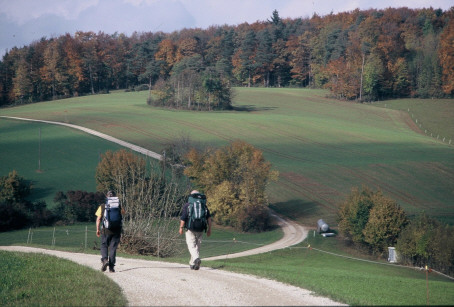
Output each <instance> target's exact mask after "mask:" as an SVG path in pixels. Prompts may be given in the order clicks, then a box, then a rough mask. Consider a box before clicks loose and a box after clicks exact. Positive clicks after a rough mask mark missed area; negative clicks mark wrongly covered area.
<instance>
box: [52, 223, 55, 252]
mask: <svg viewBox="0 0 454 307" xmlns="http://www.w3.org/2000/svg"><path fill="white" fill-rule="evenodd" d="M54 247H55V227H54V231H53V232H52V248H54Z"/></svg>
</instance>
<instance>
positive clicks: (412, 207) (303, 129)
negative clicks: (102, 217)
mask: <svg viewBox="0 0 454 307" xmlns="http://www.w3.org/2000/svg"><path fill="white" fill-rule="evenodd" d="M236 92H237V94H236V97H235V101H234V106H235V110H234V111H224V112H189V111H176V110H167V109H157V108H152V107H149V106H147V105H146V103H145V101H146V97H147V92H138V93H137V92H134V93H125V92H115V93H111V94H109V95H96V96H86V97H77V98H71V99H65V100H58V101H51V102H43V103H37V104H30V105H25V106H19V107H14V108H7V109H1V110H0V115H3V116H18V117H28V118H35V119H46V120H53V121H61V122H69V123H72V124H76V125H82V126H85V127H88V128H92V129H95V130H99V131H101V132H103V133H106V134H110V135H113V136H115V137H117V138H120V139H123V140H126V141H129V142H131V143H134V144H137V145H140V146H143V147H146V148H147V149H150V150H152V151H155V152H158V153H159V152H161V151H162V149H163V148H164V147H165V145H166V144H168V143H170V142H174V141H176V140H178V139H179V138H181V136H182V135H185V136H187V135H189V137H190V138H191V140H192V141H194V142H196V143H201V144H204V145H210V146H223V145H226V144H228V142H230V141H233V140H237V139H241V140H244V141H246V142H248V143H251V144H252V145H254V146H256V147H257V148H259V149H261V150H262V151H263V152H264V155H265V158H266V159H267V160H269V161H270V162H271V163H272V164H273V166H274V168H275V169H277V170H279V172H280V179H279V181H278V182H277V183H273V184H272V185H271V186H270V187H269V196H270V200H271V202H272V204H271V206H272V208H273V209H275V210H276V211H278V212H279V213H281V214H284V215H287V216H289V217H291V218H293V219H295V220H297V221H300V222H302V223H306V224H309V225H315V221H316V220H317V219H319V218H323V219H325V220H326V221H327V222H328V223H329V224H335V222H336V221H335V216H336V211H337V206H338V204H339V203H340V202H341V201H342V200H343V199H344V198H345V197H346V195H347V194H348V193H350V190H351V188H352V187H354V186H361V185H366V186H369V187H371V188H373V189H378V188H380V189H381V190H383V192H384V193H385V195H388V196H389V197H391V198H393V199H395V200H396V201H397V202H398V203H399V204H400V205H401V206H402V207H403V208H404V209H405V210H406V212H407V213H408V214H410V215H413V214H418V213H420V212H421V211H423V210H425V211H426V212H427V213H428V214H430V215H431V216H433V217H436V218H438V219H440V220H443V221H446V222H449V223H450V224H454V210H453V206H454V201H453V199H454V195H453V193H454V192H453V191H454V146H452V145H448V144H447V143H443V142H442V141H441V140H437V139H435V138H431V137H429V136H427V135H424V133H422V134H421V133H418V132H416V131H414V130H412V128H411V126H412V125H411V123H412V120H411V117H410V116H409V114H408V112H406V111H399V110H395V109H391V108H390V107H388V106H387V107H386V108H379V107H376V106H373V105H365V104H357V103H353V102H342V101H337V100H333V99H328V98H326V96H325V95H326V92H325V91H321V90H306V89H265V88H252V89H246V88H238V89H236ZM392 103H393V104H398V103H399V101H394V102H392ZM404 103H408V101H407V100H404ZM441 103H444V104H445V105H444V112H443V113H444V114H451V115H452V114H454V111H453V109H454V108H453V104H452V101H451V100H445V101H441ZM419 108H422V106H419ZM432 109H433V108H432ZM430 110H431V108H427V109H426V110H425V112H424V110H419V111H418V112H421V113H423V114H426V113H430V112H431V111H430ZM450 118H452V116H450V117H449V116H448V117H447V118H444V119H441V120H440V121H439V123H438V126H439V127H438V128H437V129H440V130H442V129H444V130H447V131H452V122H451V121H450V120H449V119H450ZM409 124H410V125H409ZM413 126H414V125H413ZM38 127H41V128H42V151H43V152H42V154H41V160H42V161H41V163H42V168H43V170H44V171H43V172H41V173H37V172H36V169H37V162H38ZM443 127H445V128H443ZM413 128H414V127H413ZM0 129H1V130H0V131H1V133H0V134H1V138H0V146H1V148H2V149H1V152H0V155H1V156H0V157H1V160H2V164H1V166H0V171H1V173H2V174H5V175H6V174H7V172H8V171H11V170H12V169H17V170H18V171H19V174H20V175H22V176H24V177H26V178H30V179H32V180H33V181H34V182H35V186H36V188H37V194H36V196H39V197H42V198H44V199H46V200H49V199H52V198H53V196H54V192H55V190H69V189H71V190H77V189H84V190H89V191H90V190H91V191H94V190H95V185H94V167H95V166H96V163H97V159H98V153H99V152H103V151H105V150H106V149H115V148H118V147H117V146H115V145H112V144H109V143H107V142H106V141H102V140H100V139H98V138H95V137H91V136H85V135H83V134H82V133H81V132H77V131H74V130H71V129H68V128H62V127H52V126H49V125H44V124H32V123H22V122H19V121H11V120H5V119H1V120H0ZM54 133H55V136H53V134H54ZM45 136H48V137H49V139H47V140H45ZM45 142H47V143H45ZM71 145H73V147H72V148H68V146H71ZM45 150H47V152H45ZM62 153H63V156H62ZM45 159H46V160H45ZM54 165H55V166H54ZM82 178H83V180H81V179H82ZM56 187H58V189H57V188H56Z"/></svg>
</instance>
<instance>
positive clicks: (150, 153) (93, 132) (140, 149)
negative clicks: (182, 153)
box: [0, 116, 162, 160]
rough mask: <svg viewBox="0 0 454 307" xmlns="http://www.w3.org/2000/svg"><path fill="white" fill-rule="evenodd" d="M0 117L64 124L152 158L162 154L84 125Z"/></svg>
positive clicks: (160, 157) (159, 158)
mask: <svg viewBox="0 0 454 307" xmlns="http://www.w3.org/2000/svg"><path fill="white" fill-rule="evenodd" d="M0 117H3V118H9V119H16V120H25V121H31V122H39V123H46V124H52V125H60V126H66V127H69V128H73V129H77V130H81V131H84V132H86V133H89V134H91V135H94V136H97V137H100V138H102V139H105V140H108V141H111V142H113V143H116V144H119V145H121V146H124V147H127V148H130V149H132V150H134V151H136V152H139V153H141V154H144V155H146V156H149V157H151V158H153V159H157V160H161V159H162V156H161V155H160V154H158V153H156V152H154V151H151V150H148V149H145V148H143V147H140V146H137V145H134V144H131V143H128V142H126V141H123V140H120V139H117V138H115V137H113V136H110V135H107V134H104V133H101V132H98V131H96V130H93V129H89V128H85V127H82V126H77V125H73V124H67V123H61V122H54V121H49V120H40V119H32V118H23V117H13V116H0Z"/></svg>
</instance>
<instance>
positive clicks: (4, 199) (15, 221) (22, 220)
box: [0, 171, 54, 231]
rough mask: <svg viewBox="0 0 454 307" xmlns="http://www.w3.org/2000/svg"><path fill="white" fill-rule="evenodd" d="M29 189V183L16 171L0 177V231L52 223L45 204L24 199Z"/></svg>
mask: <svg viewBox="0 0 454 307" xmlns="http://www.w3.org/2000/svg"><path fill="white" fill-rule="evenodd" d="M31 188H32V185H31V182H29V181H28V180H25V179H24V178H23V177H21V176H19V174H18V173H17V172H16V171H12V172H10V173H9V174H8V176H3V177H0V216H1V219H0V231H9V230H15V229H21V228H24V227H28V226H34V227H37V226H42V225H49V224H51V223H52V222H53V221H54V215H53V214H52V212H51V211H50V210H48V209H47V208H46V203H45V202H42V201H38V202H35V203H33V202H31V201H29V200H27V199H26V198H27V196H29V194H30V192H31Z"/></svg>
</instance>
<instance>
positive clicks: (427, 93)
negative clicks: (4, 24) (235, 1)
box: [0, 7, 454, 107]
mask: <svg viewBox="0 0 454 307" xmlns="http://www.w3.org/2000/svg"><path fill="white" fill-rule="evenodd" d="M453 40H454V7H453V8H451V9H450V10H448V11H443V10H441V9H433V8H424V9H409V8H406V7H402V8H388V9H384V10H377V9H370V10H359V9H356V10H354V11H350V12H343V13H339V14H330V15H326V16H323V17H322V16H318V15H316V14H315V15H313V16H312V17H310V18H296V19H288V18H287V19H283V18H281V17H280V16H279V13H278V12H277V11H274V12H273V13H272V16H271V17H270V19H268V20H266V21H257V22H255V23H252V24H249V23H242V24H239V25H235V26H231V25H222V26H211V27H209V28H207V29H199V28H195V29H182V30H180V31H175V32H172V33H163V32H155V33H154V32H141V33H138V32H135V33H133V34H132V35H131V36H127V35H125V34H119V33H115V34H112V35H110V34H106V33H104V32H98V33H94V32H82V31H79V32H76V33H75V34H74V35H70V34H65V35H61V36H59V37H52V38H45V37H43V38H42V39H40V40H38V41H34V42H32V43H31V44H30V45H28V46H23V47H21V48H18V47H14V48H12V49H11V50H9V51H7V52H6V54H5V55H4V56H3V58H2V61H1V62H0V105H8V104H21V103H30V102H36V101H42V100H50V99H56V98H63V97H73V96H79V95H87V94H95V93H106V92H109V91H110V90H112V89H128V90H131V89H137V88H138V87H140V86H145V87H146V88H148V89H149V90H151V89H152V87H153V86H155V84H158V85H159V86H158V87H159V89H160V94H161V95H166V91H165V89H166V86H169V84H171V85H172V86H173V90H174V91H175V92H176V93H177V94H175V93H172V95H173V98H172V103H173V104H176V106H177V107H178V106H179V105H178V104H179V103H181V105H183V101H184V105H187V104H188V103H189V104H190V105H191V103H193V102H197V99H199V101H198V102H199V103H200V100H203V101H202V103H203V104H205V105H207V104H208V105H211V106H214V107H215V106H216V104H215V103H222V101H223V100H222V99H223V95H224V94H220V93H219V91H218V89H219V88H220V85H222V88H223V89H228V87H231V86H264V87H284V86H286V87H288V86H295V87H314V88H327V89H329V90H330V91H331V93H332V95H333V96H334V97H337V98H340V99H355V100H360V101H372V100H377V99H386V98H395V97H422V98H425V97H452V96H453V94H454V50H453ZM194 72H197V73H200V74H199V75H198V76H199V77H200V78H201V80H202V81H201V82H204V85H203V87H200V86H199V88H202V89H203V90H204V93H205V94H204V95H203V97H202V98H200V97H199V98H198V97H197V95H195V93H196V91H192V88H191V82H192V81H191V80H192V79H193V77H194ZM202 73H203V74H202ZM163 89H164V90H163ZM175 89H176V90H175ZM216 91H217V92H216ZM200 93H202V92H201V91H199V94H200ZM183 94H185V95H186V96H185V98H184V100H183V98H182V97H183V96H182V95H183ZM227 94H228V91H227ZM167 95H168V93H167ZM216 95H217V97H216ZM190 99H192V100H190ZM194 99H195V100H194ZM216 99H217V101H216Z"/></svg>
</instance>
